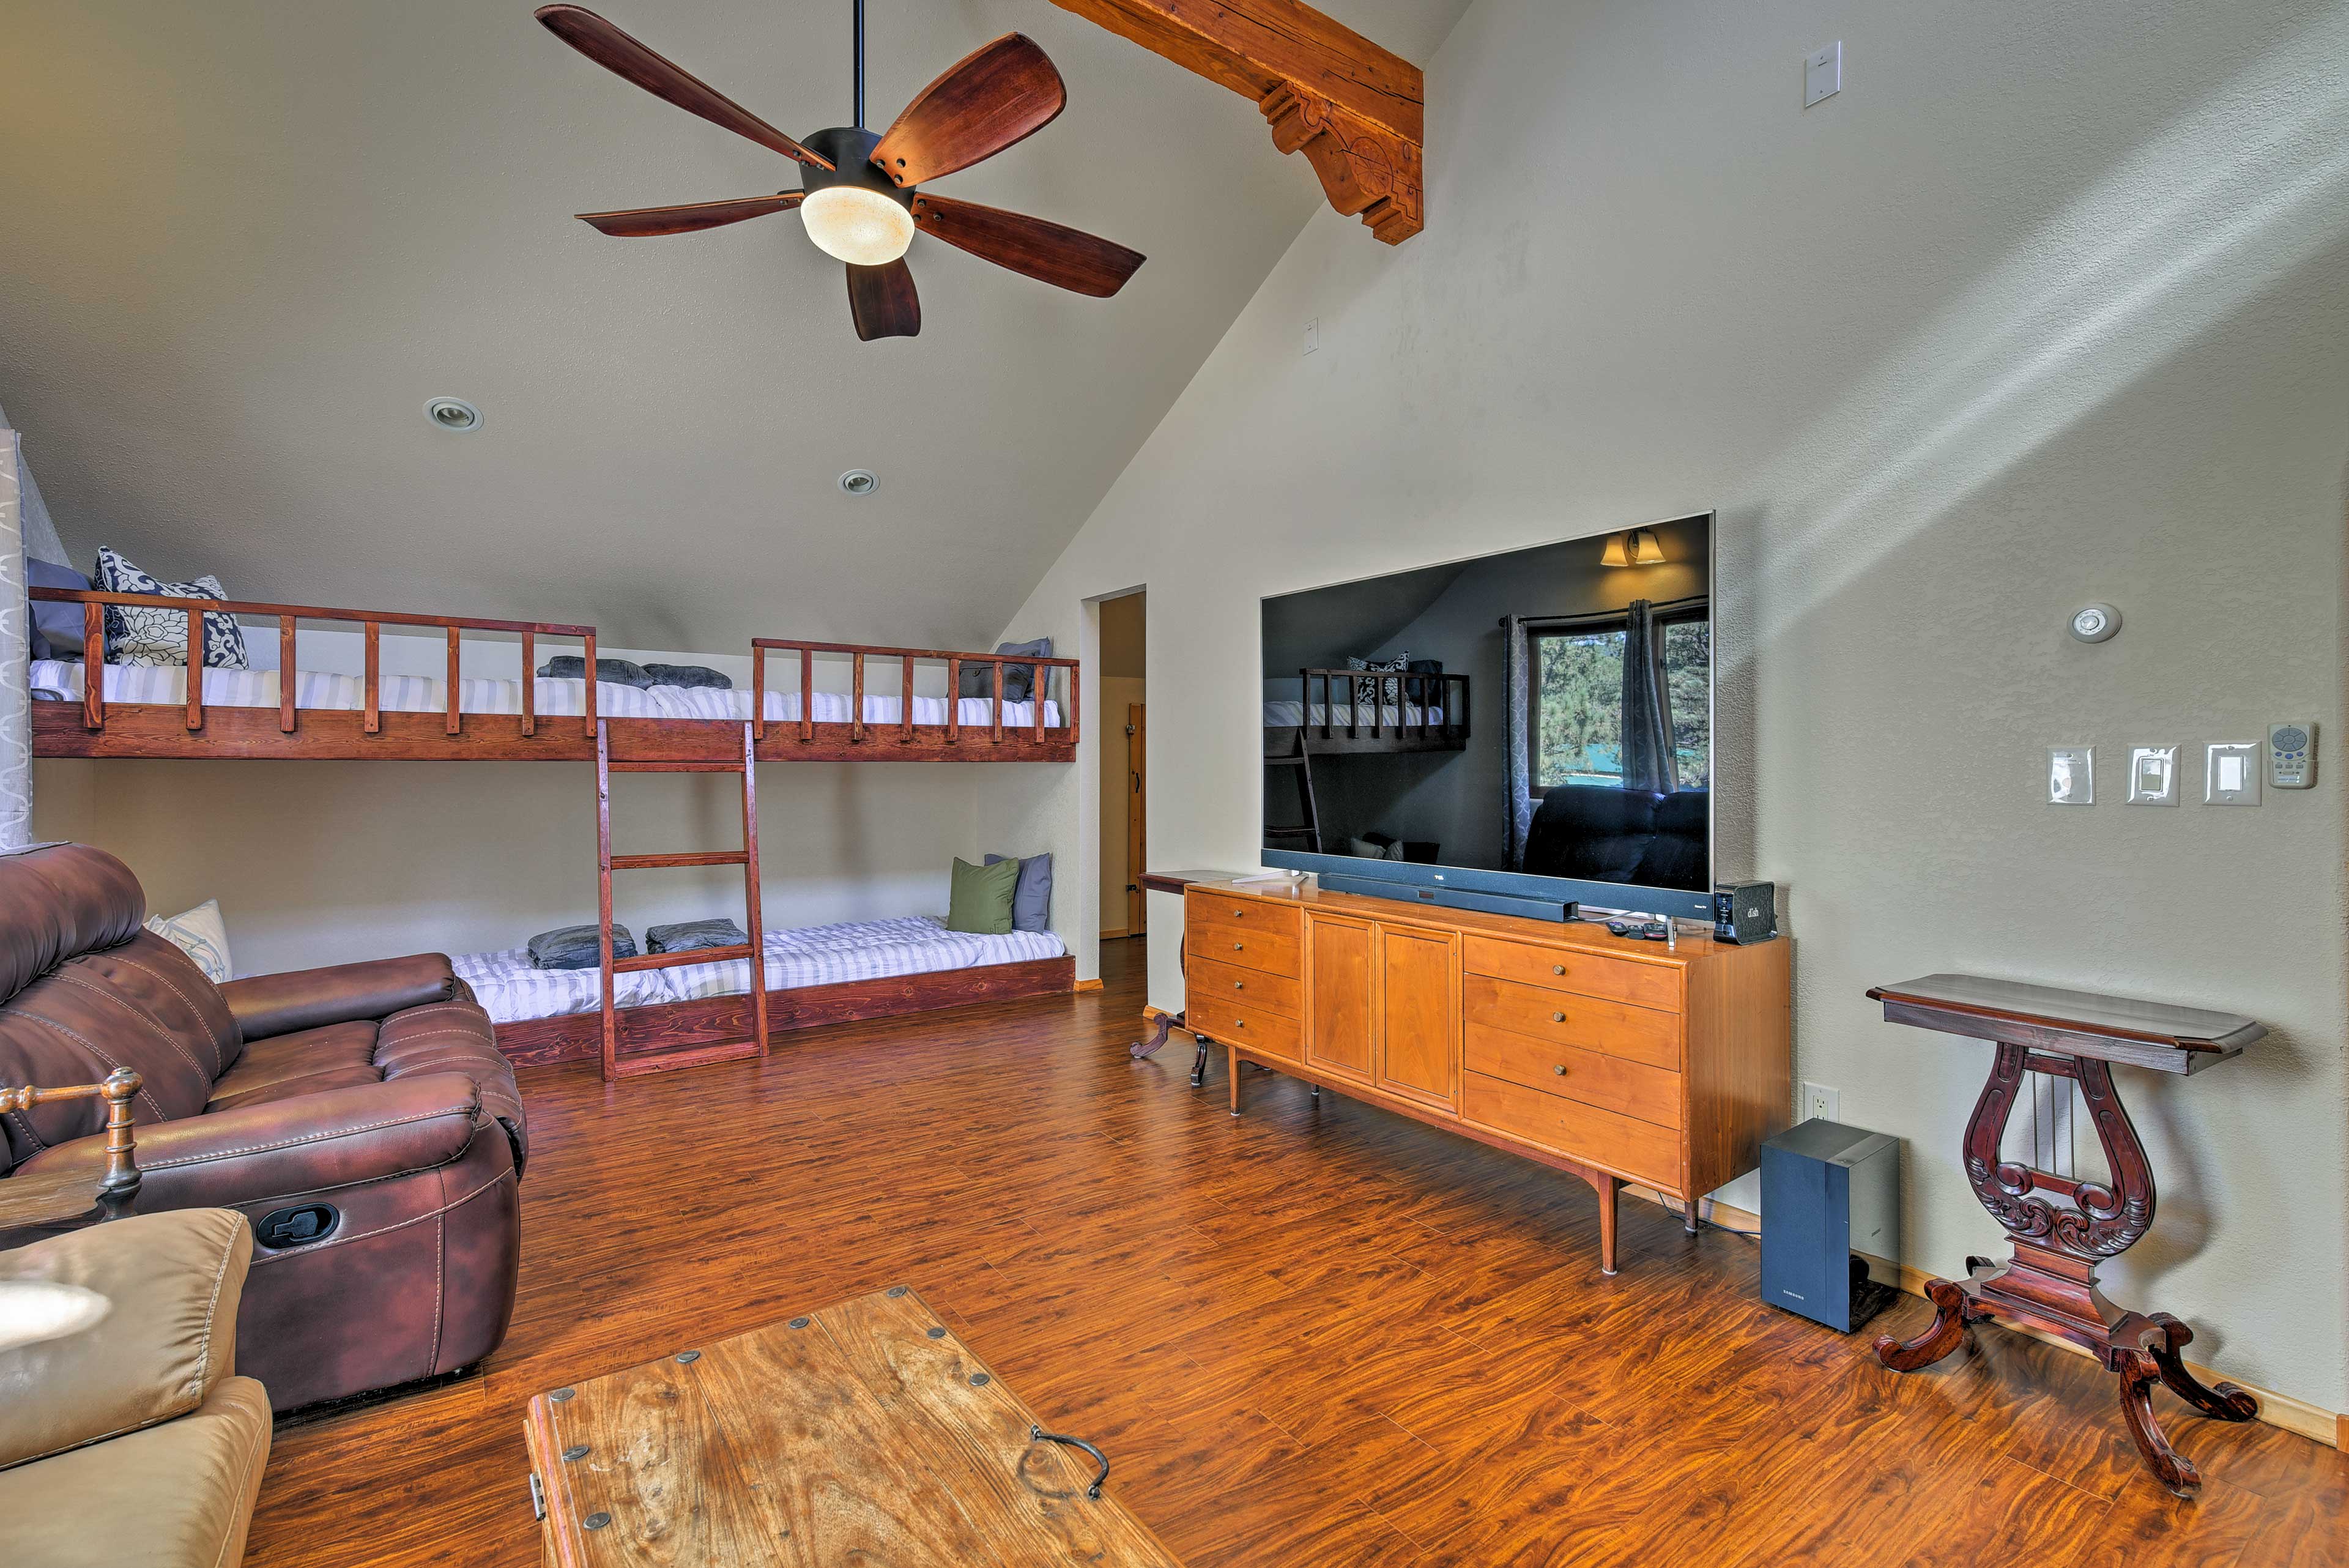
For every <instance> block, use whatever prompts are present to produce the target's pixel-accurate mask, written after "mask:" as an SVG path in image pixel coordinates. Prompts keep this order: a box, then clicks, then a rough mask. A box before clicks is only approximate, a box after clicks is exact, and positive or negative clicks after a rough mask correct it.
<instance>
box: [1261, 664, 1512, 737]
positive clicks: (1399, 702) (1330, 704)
mask: <svg viewBox="0 0 2349 1568" xmlns="http://www.w3.org/2000/svg"><path fill="white" fill-rule="evenodd" d="M1297 677H1298V680H1297V686H1298V708H1297V722H1298V724H1299V727H1300V728H1303V729H1305V730H1307V731H1309V732H1311V733H1312V735H1313V738H1314V740H1315V742H1317V745H1318V749H1319V750H1321V751H1325V752H1327V751H1331V750H1339V749H1343V745H1342V744H1339V743H1346V744H1350V745H1351V746H1352V747H1353V748H1354V749H1358V750H1362V751H1457V750H1459V749H1461V748H1462V747H1464V746H1465V745H1466V744H1467V742H1468V677H1466V676H1465V675H1426V674H1413V673H1412V672H1410V671H1408V670H1318V669H1306V670H1299V671H1298V672H1297ZM1317 680H1318V681H1319V682H1320V691H1321V718H1320V722H1318V723H1317V722H1314V719H1313V691H1314V682H1315V681H1317ZM1360 680H1375V681H1377V682H1378V687H1377V690H1378V701H1374V702H1370V703H1362V702H1358V701H1355V697H1356V693H1357V688H1356V686H1355V684H1354V683H1355V682H1356V681H1360ZM1333 692H1334V693H1340V694H1342V695H1343V696H1344V697H1345V699H1346V722H1344V723H1342V724H1335V723H1332V722H1331V720H1332V718H1333V717H1334V716H1335V701H1334V698H1333ZM1390 693H1392V695H1393V697H1394V699H1395V701H1394V708H1395V722H1393V723H1392V724H1390V723H1387V722H1385V711H1386V707H1387V698H1388V696H1389V694H1390ZM1365 707H1367V708H1368V709H1369V710H1370V718H1369V721H1368V722H1364V720H1363V717H1362V710H1363V709H1364V708H1365ZM1414 707H1415V708H1417V709H1418V711H1419V714H1418V717H1417V718H1416V719H1414V718H1413V716H1412V710H1413V708H1414ZM1431 712H1440V713H1442V714H1443V718H1441V719H1440V720H1437V721H1435V722H1429V719H1428V715H1429V714H1430V713H1431ZM1268 727H1275V728H1278V727H1281V726H1268ZM1319 742H1333V743H1332V744H1319Z"/></svg>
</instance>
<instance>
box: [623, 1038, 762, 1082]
mask: <svg viewBox="0 0 2349 1568" xmlns="http://www.w3.org/2000/svg"><path fill="white" fill-rule="evenodd" d="M758 1054H760V1051H759V1043H758V1042H757V1041H756V1040H731V1041H729V1042H727V1043H726V1044H722V1045H688V1046H683V1047H680V1048H679V1049H678V1050H675V1051H650V1052H645V1053H642V1054H637V1055H633V1056H623V1057H621V1058H620V1059H619V1060H618V1061H617V1062H616V1063H614V1064H613V1066H612V1073H613V1076H615V1077H619V1078H635V1077H640V1076H642V1075H644V1074H647V1073H668V1072H674V1071H676V1070H677V1069H678V1068H679V1067H698V1066H701V1065H703V1064H707V1063H710V1062H738V1061H740V1060H741V1059H742V1058H743V1057H745V1056H756V1055H758Z"/></svg>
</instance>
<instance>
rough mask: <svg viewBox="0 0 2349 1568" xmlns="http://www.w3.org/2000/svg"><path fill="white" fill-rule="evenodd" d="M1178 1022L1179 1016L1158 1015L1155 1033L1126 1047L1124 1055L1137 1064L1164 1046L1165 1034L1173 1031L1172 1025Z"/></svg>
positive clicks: (1172, 1014)
mask: <svg viewBox="0 0 2349 1568" xmlns="http://www.w3.org/2000/svg"><path fill="white" fill-rule="evenodd" d="M1179 1021H1180V1020H1179V1016H1178V1015H1177V1014H1175V1013H1172V1012H1162V1013H1160V1014H1159V1015H1158V1027H1157V1032H1156V1033H1154V1034H1152V1035H1151V1036H1150V1038H1149V1039H1147V1040H1137V1041H1135V1042H1134V1043H1133V1044H1131V1045H1129V1046H1127V1047H1126V1048H1125V1054H1127V1055H1129V1056H1131V1057H1133V1059H1134V1060H1135V1061H1137V1062H1139V1061H1141V1060H1142V1059H1143V1057H1145V1056H1147V1055H1150V1054H1152V1053H1154V1052H1155V1051H1156V1050H1157V1049H1158V1048H1159V1047H1160V1046H1161V1045H1164V1044H1166V1036H1167V1034H1168V1033H1170V1032H1171V1031H1172V1030H1173V1029H1174V1025H1175V1024H1176V1023H1178V1022H1179Z"/></svg>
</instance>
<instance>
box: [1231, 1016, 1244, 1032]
mask: <svg viewBox="0 0 2349 1568" xmlns="http://www.w3.org/2000/svg"><path fill="white" fill-rule="evenodd" d="M1232 1027H1233V1028H1235V1029H1246V1028H1247V1019H1245V1018H1235V1019H1233V1020H1232Z"/></svg>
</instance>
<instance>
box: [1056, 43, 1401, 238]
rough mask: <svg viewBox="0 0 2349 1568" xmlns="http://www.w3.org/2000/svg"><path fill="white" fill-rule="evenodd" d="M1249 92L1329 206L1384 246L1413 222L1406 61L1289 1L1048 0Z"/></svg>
mask: <svg viewBox="0 0 2349 1568" xmlns="http://www.w3.org/2000/svg"><path fill="white" fill-rule="evenodd" d="M1052 3H1053V4H1054V5H1058V6H1060V7H1061V9H1062V10H1063V11H1069V12H1073V13H1074V14H1075V15H1077V16H1082V17H1084V18H1085V19H1086V20H1087V21H1090V22H1094V23H1097V24H1099V25H1100V26H1103V27H1106V28H1108V29H1109V30H1110V31H1111V32H1112V33H1115V34H1117V35H1118V36H1120V37H1123V38H1130V39H1132V40H1133V42H1135V43H1137V44H1140V45H1141V46H1142V47H1143V48H1145V49H1148V50H1150V51H1151V52H1152V53H1154V54H1157V55H1163V56H1164V57H1166V58H1167V59H1170V60H1172V61H1174V63H1175V64H1176V65H1178V66H1181V67H1184V68H1185V70H1189V71H1194V72H1196V73H1197V74H1198V75H1200V76H1203V77H1206V78H1207V79H1208V80H1209V81H1213V82H1220V83H1222V84H1223V85H1224V86H1225V87H1227V88H1231V89H1232V90H1233V91H1234V92H1237V93H1241V94H1244V95H1245V96H1247V98H1249V99H1253V100H1255V102H1256V105H1257V109H1258V110H1259V111H1261V112H1262V113H1263V115H1264V118H1265V119H1266V121H1267V122H1268V124H1270V126H1271V127H1272V140H1273V145H1274V146H1276V147H1278V148H1279V149H1280V151H1283V152H1302V153H1304V154H1305V157H1306V160H1307V161H1309V162H1310V163H1311V164H1312V165H1313V171H1314V173H1315V174H1317V175H1319V177H1320V181H1321V188H1322V190H1323V191H1324V192H1327V194H1328V195H1329V198H1330V205H1331V206H1332V207H1334V208H1336V209H1337V210H1338V211H1339V212H1340V213H1345V214H1346V215H1347V216H1348V217H1359V218H1361V220H1362V222H1363V223H1367V224H1368V225H1370V229H1371V233H1372V234H1376V235H1377V236H1378V237H1379V238H1380V239H1381V240H1384V241H1385V242H1386V243H1387V244H1391V245H1392V244H1402V242H1403V241H1405V240H1407V239H1409V238H1410V237H1411V236H1412V235H1413V234H1417V233H1419V232H1420V230H1421V229H1422V228H1423V226H1424V217H1425V193H1424V191H1423V186H1422V183H1421V179H1422V175H1421V169H1422V164H1423V152H1424V150H1425V149H1424V142H1423V138H1424V136H1425V134H1426V131H1425V126H1426V114H1425V105H1426V86H1425V82H1424V80H1423V78H1422V76H1421V74H1420V69H1419V67H1417V66H1414V65H1413V64H1412V63H1411V62H1410V61H1409V60H1406V59H1404V58H1402V57H1401V56H1398V55H1392V54H1389V53H1388V52H1387V51H1386V50H1384V49H1382V48H1381V47H1378V46H1377V45H1376V44H1373V43H1371V41H1370V40H1369V39H1368V38H1365V37H1363V36H1361V34H1359V33H1357V32H1355V31H1353V29H1351V28H1350V27H1346V26H1340V24H1338V23H1336V22H1333V21H1331V20H1330V18H1329V17H1327V16H1323V15H1322V14H1321V13H1320V12H1319V11H1316V10H1314V9H1313V8H1312V7H1311V6H1309V5H1300V4H1299V3H1298V0H1052Z"/></svg>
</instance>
